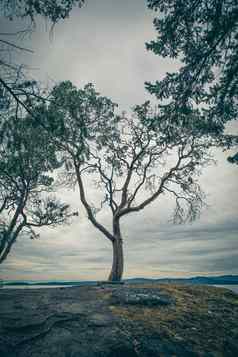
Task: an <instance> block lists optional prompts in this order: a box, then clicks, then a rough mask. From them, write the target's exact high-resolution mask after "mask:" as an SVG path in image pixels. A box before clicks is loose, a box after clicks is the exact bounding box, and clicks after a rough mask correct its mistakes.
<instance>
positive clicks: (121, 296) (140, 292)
mask: <svg viewBox="0 0 238 357" xmlns="http://www.w3.org/2000/svg"><path fill="white" fill-rule="evenodd" d="M112 300H113V303H114V304H122V305H124V304H126V305H127V304H128V305H143V306H149V307H150V306H151V307H152V306H158V305H160V306H162V305H170V304H171V303H173V302H174V301H173V300H172V298H171V297H170V296H166V295H164V294H163V295H162V294H161V293H160V292H159V291H158V290H155V289H154V291H153V289H152V291H148V289H146V290H145V289H128V288H125V289H120V290H116V291H115V292H113V293H112Z"/></svg>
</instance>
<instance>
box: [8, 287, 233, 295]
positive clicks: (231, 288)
mask: <svg viewBox="0 0 238 357" xmlns="http://www.w3.org/2000/svg"><path fill="white" fill-rule="evenodd" d="M72 286H76V285H9V286H8V285H5V286H3V289H43V288H44V289H53V288H68V287H72ZM79 286H80V285H79ZM213 286H216V287H218V288H226V289H230V290H232V291H234V292H235V293H237V294H238V285H213Z"/></svg>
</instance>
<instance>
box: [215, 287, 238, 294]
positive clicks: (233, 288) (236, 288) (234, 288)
mask: <svg viewBox="0 0 238 357" xmlns="http://www.w3.org/2000/svg"><path fill="white" fill-rule="evenodd" d="M214 286H216V287H218V288H226V289H230V290H232V291H234V292H235V293H237V294H238V285H214Z"/></svg>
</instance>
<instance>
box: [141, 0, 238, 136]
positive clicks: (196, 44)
mask: <svg viewBox="0 0 238 357" xmlns="http://www.w3.org/2000/svg"><path fill="white" fill-rule="evenodd" d="M147 4H148V7H149V8H150V9H152V10H155V11H158V12H159V14H158V16H157V17H156V18H155V19H154V26H155V29H156V31H157V32H158V37H157V39H156V40H153V41H151V42H149V43H147V45H146V46H147V49H148V50H151V51H153V52H154V53H155V54H156V55H159V56H163V57H170V58H172V59H178V60H179V61H181V63H182V66H181V68H180V69H179V70H178V71H177V72H173V73H167V74H166V76H165V77H164V78H163V79H162V80H160V81H156V82H155V83H146V87H147V89H148V90H149V92H150V93H152V94H155V95H156V97H157V98H158V99H159V100H161V101H164V104H161V106H160V107H161V110H162V111H165V110H166V112H167V113H168V112H169V113H174V112H183V113H186V112H187V111H188V113H190V112H191V109H192V110H196V111H197V112H199V114H200V115H201V116H203V117H204V118H206V121H207V123H208V126H207V130H209V131H210V132H213V133H214V134H215V135H219V133H221V132H223V130H224V124H225V123H227V122H228V121H230V120H233V119H237V114H238V66H237V63H238V3H237V1H236V0H208V1H207V0H195V1H190V0H184V1H180V0H171V1H167V0H147Z"/></svg>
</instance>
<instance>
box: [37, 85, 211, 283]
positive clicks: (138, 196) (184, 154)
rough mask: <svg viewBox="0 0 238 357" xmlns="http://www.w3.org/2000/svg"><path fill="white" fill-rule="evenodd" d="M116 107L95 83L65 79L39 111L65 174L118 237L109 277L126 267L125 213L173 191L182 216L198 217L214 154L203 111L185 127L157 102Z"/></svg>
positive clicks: (113, 238) (92, 213)
mask: <svg viewBox="0 0 238 357" xmlns="http://www.w3.org/2000/svg"><path fill="white" fill-rule="evenodd" d="M114 109H115V104H113V103H112V102H111V101H110V100H109V99H107V98H105V97H101V96H100V95H99V94H98V93H97V92H95V90H94V88H93V86H92V85H90V84H89V85H86V86H85V87H84V89H82V90H81V89H79V90H78V89H77V88H76V87H74V86H73V85H72V84H71V83H70V82H63V83H61V84H59V85H58V86H56V87H55V88H54V89H53V91H52V93H51V104H50V105H49V106H48V108H47V110H46V108H41V110H40V111H39V116H40V115H41V121H42V120H44V127H46V126H48V130H49V131H50V132H51V134H52V137H54V142H55V144H56V145H57V149H58V150H59V151H60V152H61V158H62V160H63V161H64V168H65V170H64V179H65V180H66V181H65V182H66V183H69V184H71V185H74V184H76V185H78V188H79V196H80V200H81V202H82V204H83V206H84V208H85V210H86V212H87V215H88V219H89V220H90V221H91V223H92V224H93V225H94V226H95V227H96V228H97V229H98V230H99V231H100V232H101V233H102V234H103V235H104V236H105V237H106V238H107V239H108V240H109V241H110V242H111V244H112V248H113V263H112V269H111V272H110V275H109V280H110V281H119V280H120V279H121V278H122V275H123V239H122V233H121V229H120V222H121V219H122V218H123V217H124V216H126V215H129V214H131V213H133V212H139V211H141V210H143V209H144V208H145V207H147V206H148V205H149V204H150V203H152V202H153V201H155V200H158V199H159V198H160V197H161V196H162V195H165V194H168V195H171V196H172V197H173V198H174V200H175V212H174V220H175V221H177V222H183V221H187V220H188V221H191V220H193V219H195V218H196V217H197V216H198V215H199V212H200V210H201V208H202V206H203V193H202V191H201V189H200V187H199V184H198V182H197V179H196V176H197V175H198V174H199V172H200V168H201V167H202V166H203V165H205V164H206V163H207V162H208V161H209V160H210V157H209V156H208V154H207V148H208V147H209V146H210V145H211V142H210V143H209V142H208V141H207V139H206V137H205V136H204V134H203V132H202V131H201V127H202V125H201V126H199V125H198V122H197V118H195V117H194V118H191V120H190V121H189V124H188V125H187V126H186V127H184V128H183V127H181V126H179V125H176V124H175V123H174V122H173V121H172V122H171V121H170V119H168V120H167V121H166V120H160V118H159V117H156V115H155V114H153V113H152V111H151V108H150V106H149V103H145V104H144V105H142V106H137V107H136V108H135V110H134V114H133V116H132V117H131V118H128V117H127V116H126V115H121V116H116V115H115V113H114V112H115V110H114ZM152 117H153V119H154V121H156V126H153V120H152ZM149 119H150V120H149ZM149 122H150V125H148V123H149ZM90 178H91V179H90ZM92 180H93V181H94V182H95V184H96V187H97V188H98V190H100V192H101V194H102V198H101V201H100V202H93V203H92V202H91V198H89V195H88V189H89V186H90V182H92ZM102 206H106V207H107V208H108V209H109V210H110V212H111V218H112V229H111V230H108V229H107V228H106V227H105V226H104V225H103V224H102V223H101V222H99V221H98V219H97V217H96V212H97V210H98V209H100V208H101V207H102Z"/></svg>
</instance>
